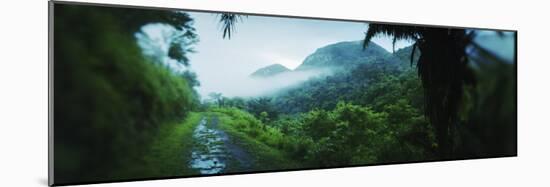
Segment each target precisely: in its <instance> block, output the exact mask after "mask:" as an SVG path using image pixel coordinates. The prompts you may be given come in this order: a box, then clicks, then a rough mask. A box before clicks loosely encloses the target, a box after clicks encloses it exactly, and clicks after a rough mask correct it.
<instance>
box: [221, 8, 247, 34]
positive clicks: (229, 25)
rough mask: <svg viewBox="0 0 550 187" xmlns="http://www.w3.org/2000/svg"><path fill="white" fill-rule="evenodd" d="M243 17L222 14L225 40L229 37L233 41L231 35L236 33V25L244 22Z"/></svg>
mask: <svg viewBox="0 0 550 187" xmlns="http://www.w3.org/2000/svg"><path fill="white" fill-rule="evenodd" d="M242 17H243V15H238V14H233V13H222V14H220V21H219V22H220V24H221V25H222V30H223V36H222V37H223V38H224V39H225V37H227V38H228V39H231V33H232V32H233V33H234V32H235V24H237V22H239V21H242Z"/></svg>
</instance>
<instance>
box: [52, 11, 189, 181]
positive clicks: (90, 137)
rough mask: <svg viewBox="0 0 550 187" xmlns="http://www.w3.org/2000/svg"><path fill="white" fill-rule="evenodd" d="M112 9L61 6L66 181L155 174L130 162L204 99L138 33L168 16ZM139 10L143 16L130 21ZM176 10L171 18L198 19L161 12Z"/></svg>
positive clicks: (60, 106) (58, 45)
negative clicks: (152, 55)
mask: <svg viewBox="0 0 550 187" xmlns="http://www.w3.org/2000/svg"><path fill="white" fill-rule="evenodd" d="M111 9H112V8H102V7H95V8H89V7H79V6H74V5H56V11H55V19H56V20H55V27H54V29H55V31H54V33H55V36H54V38H55V49H54V51H55V54H54V57H55V66H54V68H55V72H56V74H55V75H54V80H55V82H54V86H55V90H56V93H55V96H54V97H55V98H54V101H55V103H54V105H55V116H54V118H55V140H54V141H55V162H54V163H55V180H56V181H57V182H59V183H70V182H76V181H79V182H82V181H96V180H98V179H101V180H109V179H118V180H120V179H127V178H128V179H129V178H135V177H136V176H150V175H148V173H147V172H146V171H141V172H143V173H140V174H139V175H136V173H133V171H131V170H132V168H133V167H129V166H131V165H135V164H140V162H141V160H142V159H143V158H142V156H143V155H144V154H143V153H144V152H146V151H148V150H147V149H148V148H147V146H144V145H148V144H149V142H150V141H152V140H153V139H154V137H155V135H156V132H157V130H158V129H159V128H161V127H162V126H163V125H165V124H172V123H176V122H178V121H181V120H182V119H183V118H184V117H185V116H186V115H187V114H188V113H189V111H191V110H193V109H194V106H196V105H197V104H198V101H197V98H196V97H195V94H194V91H193V89H192V87H191V85H190V84H189V83H188V82H187V81H186V79H185V78H183V77H182V76H181V75H177V74H175V73H173V72H172V71H171V70H169V69H167V68H165V67H163V66H161V65H159V64H158V63H152V62H151V59H147V58H145V57H144V56H143V55H142V51H141V49H140V48H139V47H138V45H137V43H136V41H135V38H134V36H133V34H132V32H135V31H137V30H136V27H138V26H139V25H141V24H145V23H149V22H156V21H162V20H163V19H159V16H161V15H160V14H147V12H143V11H139V10H136V12H133V11H132V10H134V9H125V11H123V12H124V14H125V15H124V16H121V15H119V13H121V12H120V11H118V10H117V11H112V10H111ZM149 13H150V12H149ZM131 15H136V17H132V20H133V21H132V22H126V21H127V20H126V19H125V18H128V16H131ZM147 15H150V17H148V16H147ZM169 15H174V16H175V18H174V19H176V18H181V19H178V21H176V20H173V21H175V22H170V23H174V24H176V23H177V24H179V25H183V26H182V27H181V29H185V28H186V27H188V25H186V23H188V22H189V21H190V18H188V17H185V15H182V14H175V13H174V14H172V13H170V12H166V13H165V14H162V16H161V17H162V18H165V16H169ZM179 21H183V22H179ZM128 24H129V25H128ZM188 37H194V36H193V35H192V34H190V35H188ZM152 168H153V167H152Z"/></svg>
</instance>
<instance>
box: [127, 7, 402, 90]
mask: <svg viewBox="0 0 550 187" xmlns="http://www.w3.org/2000/svg"><path fill="white" fill-rule="evenodd" d="M188 13H189V14H190V16H191V17H192V18H193V19H194V20H195V21H194V24H193V26H194V27H195V29H196V32H197V34H198V36H199V40H200V41H199V42H198V43H197V44H195V46H194V47H193V48H194V50H195V51H197V52H196V53H193V54H188V55H187V56H188V57H189V58H190V64H191V66H190V69H191V70H192V71H194V72H196V73H197V75H198V79H199V81H200V83H201V86H200V87H198V88H197V90H198V91H199V93H200V94H201V95H203V96H206V95H208V93H210V92H222V93H223V94H224V95H227V96H247V95H250V94H245V93H250V92H249V90H250V89H254V88H249V87H258V86H260V85H261V84H259V83H254V84H250V85H247V84H246V83H249V82H250V81H249V80H248V79H249V77H248V75H250V74H251V73H253V72H254V71H256V70H257V69H259V68H262V67H265V66H268V65H271V64H275V63H278V64H282V65H283V66H286V67H287V68H289V69H294V68H296V67H297V66H298V65H300V64H301V63H302V62H303V60H304V59H305V58H306V57H307V56H308V55H310V54H312V53H313V52H315V50H316V49H318V48H321V47H324V46H326V45H329V44H333V43H337V42H343V41H356V40H362V39H363V37H364V33H365V31H367V28H368V25H367V24H366V23H358V22H343V21H328V20H314V19H296V18H279V17H265V16H248V17H243V20H242V21H241V22H238V23H237V25H236V32H234V33H232V35H231V39H222V34H223V32H222V30H221V25H220V24H219V23H218V21H219V17H218V14H213V13H199V12H188ZM142 31H143V32H144V33H145V34H140V33H138V34H136V37H137V38H138V41H139V42H140V45H141V46H142V47H143V48H144V49H146V53H148V52H147V51H149V53H157V52H160V53H163V52H164V54H166V52H167V50H168V43H169V40H170V39H169V37H170V36H171V32H173V29H171V28H170V27H169V26H166V25H162V24H152V25H147V26H145V27H143V28H142ZM145 35H147V37H148V38H149V39H148V40H144V38H147V37H144V36H145ZM373 42H375V43H377V44H378V45H380V46H382V47H383V48H384V49H386V50H388V51H390V52H391V51H392V39H391V38H389V37H383V36H382V37H377V38H374V39H373ZM409 45H411V43H410V42H408V41H399V42H397V44H396V50H397V49H399V48H402V47H406V46H409ZM155 50H156V51H155ZM158 50H160V51H158ZM160 58H161V60H162V61H163V62H164V63H166V64H169V65H170V66H172V67H173V68H174V67H176V66H177V63H176V62H174V61H173V60H171V59H169V58H167V57H166V56H164V57H160ZM176 69H177V68H176ZM300 77H302V76H300ZM302 79H304V77H302ZM279 82H284V81H279ZM270 84H273V83H270Z"/></svg>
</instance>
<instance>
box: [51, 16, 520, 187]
mask: <svg viewBox="0 0 550 187" xmlns="http://www.w3.org/2000/svg"><path fill="white" fill-rule="evenodd" d="M240 19H241V17H240V16H239V15H236V14H222V15H221V23H222V25H223V26H224V27H225V29H223V33H224V34H223V37H226V36H227V37H228V38H229V37H230V36H231V32H233V31H234V24H235V23H236V22H235V21H236V20H240ZM192 21H193V20H192V19H191V18H190V17H189V15H187V14H186V13H183V12H171V11H153V10H136V9H116V10H114V9H113V8H107V7H79V6H74V5H56V10H55V25H54V31H55V32H54V33H55V36H54V39H55V46H54V47H55V48H54V57H55V59H54V61H55V65H54V69H55V73H56V74H55V75H54V89H55V95H54V106H55V113H54V115H55V116H54V118H55V126H54V128H55V129H54V131H55V139H54V141H55V142H54V145H55V147H54V153H55V157H54V158H55V160H54V164H55V173H54V174H55V175H54V176H55V181H56V183H58V184H67V183H73V182H98V181H108V180H124V179H135V178H154V177H172V176H182V175H184V176H190V175H197V174H212V173H202V172H203V170H202V169H204V168H205V167H211V168H207V169H212V168H214V169H216V168H215V167H223V168H222V170H219V171H217V172H223V173H231V172H251V171H267V170H284V169H304V168H320V167H322V168H325V167H341V166H353V165H369V164H382V163H401V162H413V161H429V160H441V159H454V158H478V157H489V156H511V155H515V154H516V152H517V142H516V141H517V137H516V132H517V126H516V118H517V109H516V89H517V88H516V85H517V83H516V77H515V70H516V66H515V64H509V63H503V62H500V61H498V60H497V61H495V62H492V63H488V61H485V60H481V61H482V62H477V63H476V64H474V65H471V66H470V65H469V66H466V63H465V59H467V58H466V54H464V53H463V51H461V50H462V48H464V47H465V44H463V43H453V42H456V41H454V40H453V41H447V40H445V41H444V42H443V43H435V44H434V43H431V44H432V45H433V46H447V45H449V46H451V44H453V45H452V47H449V48H455V49H457V51H459V52H456V51H454V52H452V53H451V52H449V51H446V50H448V49H444V48H437V49H436V48H434V47H433V46H427V44H424V43H422V44H419V46H410V47H406V48H403V49H400V50H398V51H395V52H393V53H389V52H388V51H386V50H384V49H383V48H381V47H380V46H378V45H376V44H374V43H368V40H365V41H366V43H365V44H368V46H367V47H366V48H363V45H362V43H361V41H353V42H340V43H336V44H332V45H328V46H325V47H321V48H319V49H318V50H316V51H315V53H313V54H311V55H309V56H308V57H307V58H306V59H305V60H304V62H303V63H302V64H301V65H300V66H299V67H298V68H297V69H296V70H288V69H286V68H285V67H283V66H280V65H274V66H270V67H267V68H264V69H260V70H258V71H257V72H256V73H254V75H253V77H256V78H257V77H262V78H266V79H268V78H269V77H271V76H273V75H284V74H281V73H283V72H289V71H296V72H299V71H306V70H321V69H323V70H326V69H330V70H331V72H330V73H328V74H324V75H323V76H314V77H311V78H310V79H309V80H307V81H304V82H302V83H300V84H297V85H292V86H290V87H287V88H284V89H280V90H278V91H277V92H275V93H271V94H270V95H262V96H258V97H250V98H241V97H234V98H228V97H224V95H223V94H222V93H216V92H214V93H211V94H209V95H208V96H209V97H210V100H207V99H205V98H203V99H205V100H204V101H202V102H200V101H199V98H200V96H199V95H198V93H197V91H196V90H195V89H194V87H197V86H200V82H199V81H198V80H197V75H196V74H195V73H193V72H191V71H190V70H189V69H186V70H183V71H179V70H174V69H170V67H169V66H167V65H166V64H163V62H161V60H160V59H161V58H157V57H154V56H152V55H150V56H147V55H145V54H144V52H143V49H142V48H140V45H139V44H138V43H137V42H136V38H139V36H140V35H139V34H143V32H142V31H141V30H140V28H142V27H143V26H144V25H146V24H150V23H162V24H165V25H164V26H166V25H169V26H170V27H173V28H175V30H176V31H177V32H176V33H177V34H176V35H174V36H175V37H174V38H173V41H171V42H170V43H169V44H166V47H167V49H168V50H167V51H166V54H161V55H164V56H162V57H163V58H164V57H169V58H171V59H172V60H176V61H178V62H179V63H180V64H179V65H182V66H188V65H189V63H190V59H188V58H187V55H188V53H190V52H192V51H193V50H192V44H194V43H195V42H197V41H198V39H197V35H196V34H195V30H194V28H193V26H192ZM370 28H374V29H373V30H370V29H369V31H372V32H373V33H370V35H368V36H370V37H372V36H374V35H375V34H380V33H382V34H384V33H385V34H390V35H393V36H395V37H396V38H397V39H415V40H418V37H419V36H420V34H423V36H425V37H428V38H429V37H433V38H431V39H429V40H427V41H431V42H437V40H436V39H449V40H451V39H457V38H458V39H460V38H462V37H463V36H464V34H465V33H464V32H463V31H456V33H455V34H456V36H454V35H453V36H448V35H447V34H445V32H441V30H437V29H435V30H429V31H430V32H433V33H427V32H428V31H424V30H422V31H417V30H414V29H413V30H408V29H402V28H401V27H391V28H385V27H382V26H376V25H373V27H370ZM140 32H141V33H140ZM424 32H426V33H424ZM434 38H435V39H434ZM368 39H369V40H370V38H368ZM419 41H420V40H419ZM460 42H462V40H460ZM443 44H445V45H443ZM454 44H456V45H454ZM416 47H418V49H417V48H416ZM420 49H422V51H420ZM416 50H418V51H416ZM160 51H162V50H160ZM413 51H416V52H415V55H412V53H413ZM420 52H422V53H420ZM436 52H442V53H441V54H434V53H436ZM443 52H449V54H451V56H450V57H448V56H446V57H445V58H442V59H444V60H455V61H453V62H452V63H455V65H453V66H445V63H447V62H445V63H442V64H443V65H441V66H440V64H439V65H432V64H430V65H428V64H426V63H427V62H431V60H434V59H432V58H434V57H438V56H440V55H444V54H443ZM454 53H456V54H454ZM479 53H480V54H476V55H477V56H478V57H479V58H490V57H487V55H485V53H483V54H482V53H481V52H479ZM157 55H158V54H157ZM469 55H470V56H468V57H471V56H472V54H469ZM484 55H485V56H484ZM474 56H475V55H474ZM457 57H461V58H457ZM462 57H464V58H462ZM411 58H412V60H411ZM457 64H458V65H457ZM470 64H471V63H470ZM419 66H421V67H419ZM455 66H456V67H457V68H459V71H458V73H457V72H455V70H453V68H454V67H455ZM415 67H416V69H415ZM430 68H434V69H430ZM434 71H435V73H434ZM430 73H431V74H430ZM445 73H448V74H445ZM432 75H433V76H434V77H430V76H432ZM453 76H454V77H453ZM437 78H442V79H441V80H443V81H441V82H438V79H437ZM252 89H253V88H252ZM427 92H428V93H427ZM203 97H206V96H203ZM436 109H440V110H438V111H436ZM438 117H442V118H438ZM436 118H437V119H436ZM202 144H205V145H203V146H197V145H202ZM236 152H238V153H236ZM451 153H452V154H451ZM231 154H232V155H231ZM213 157H215V159H212V158H213ZM209 159H210V160H209ZM224 159H227V160H224ZM231 159H232V160H231ZM239 159H240V160H239ZM243 159H244V160H245V162H247V163H246V164H241V165H239V164H232V163H231V161H233V163H237V161H238V162H239V163H241V161H242V160H243ZM225 161H227V162H225ZM218 162H220V163H218ZM193 163H195V164H193ZM196 163H199V164H196ZM197 165H198V166H197ZM210 171H216V170H210Z"/></svg>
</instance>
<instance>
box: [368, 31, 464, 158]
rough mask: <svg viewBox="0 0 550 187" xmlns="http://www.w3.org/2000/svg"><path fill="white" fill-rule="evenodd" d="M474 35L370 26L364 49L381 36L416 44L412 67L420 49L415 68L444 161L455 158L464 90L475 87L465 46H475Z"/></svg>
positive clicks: (461, 32)
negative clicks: (455, 137) (467, 86)
mask: <svg viewBox="0 0 550 187" xmlns="http://www.w3.org/2000/svg"><path fill="white" fill-rule="evenodd" d="M474 33H475V32H469V33H467V32H466V30H464V29H454V28H434V27H419V26H397V25H385V24H369V28H368V31H367V32H366V35H365V39H364V46H365V47H366V46H367V45H368V44H369V42H370V40H371V39H372V38H373V37H375V36H377V35H380V34H382V35H386V36H393V43H394V45H395V42H396V41H397V40H402V39H406V40H412V41H414V45H413V50H412V53H411V65H412V64H413V60H412V59H413V57H414V54H415V51H416V50H417V49H418V50H419V51H420V56H419V58H418V61H417V64H416V67H417V71H418V76H419V77H420V79H421V82H422V87H423V88H424V98H425V103H424V105H425V107H424V112H425V115H426V117H427V118H428V119H429V121H430V123H431V124H432V125H433V126H434V128H435V129H436V139H437V144H438V154H439V156H440V158H442V159H450V158H451V156H452V155H453V154H452V153H453V147H454V143H453V136H454V130H455V128H456V125H457V124H458V110H459V108H460V104H461V99H462V96H463V93H464V92H463V87H464V85H466V84H471V85H474V84H475V77H474V74H473V72H472V70H471V69H469V68H468V66H467V63H468V56H467V55H466V47H467V46H468V45H469V44H471V43H472V38H473V35H474Z"/></svg>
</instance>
